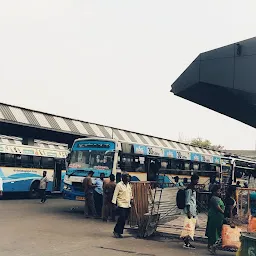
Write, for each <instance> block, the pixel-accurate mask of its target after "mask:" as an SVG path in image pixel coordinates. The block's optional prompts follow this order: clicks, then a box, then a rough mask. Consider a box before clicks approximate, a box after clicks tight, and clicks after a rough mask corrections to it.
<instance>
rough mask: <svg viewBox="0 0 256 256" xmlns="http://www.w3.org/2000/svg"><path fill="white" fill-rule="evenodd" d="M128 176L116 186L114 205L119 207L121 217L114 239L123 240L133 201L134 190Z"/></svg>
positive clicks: (123, 177)
mask: <svg viewBox="0 0 256 256" xmlns="http://www.w3.org/2000/svg"><path fill="white" fill-rule="evenodd" d="M128 181H129V179H128V174H123V175H122V181H121V182H119V183H118V184H117V185H116V188H115V192H114V195H113V199H112V203H113V204H116V205H117V206H118V213H119V217H118V220H117V223H116V226H115V228H114V232H113V233H114V237H115V238H122V237H123V236H122V234H123V232H124V226H125V222H126V220H127V218H128V216H129V213H130V208H131V204H132V203H133V202H132V200H133V198H132V189H131V186H130V184H129V182H128Z"/></svg>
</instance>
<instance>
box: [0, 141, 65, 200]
mask: <svg viewBox="0 0 256 256" xmlns="http://www.w3.org/2000/svg"><path fill="white" fill-rule="evenodd" d="M67 155H68V150H67V147H65V146H64V145H61V144H54V143H50V142H47V143H46V142H42V141H37V142H35V145H34V146H26V145H22V143H21V140H18V139H12V138H8V137H0V177H1V178H2V180H3V191H4V193H8V192H12V193H15V192H28V193H29V196H30V197H31V198H35V197H37V196H38V188H39V181H40V179H41V177H42V174H43V171H47V177H48V179H49V185H48V187H47V192H62V189H63V180H64V175H65V172H66V166H65V159H66V156H67Z"/></svg>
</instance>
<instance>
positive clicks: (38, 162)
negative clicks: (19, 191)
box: [33, 156, 41, 168]
mask: <svg viewBox="0 0 256 256" xmlns="http://www.w3.org/2000/svg"><path fill="white" fill-rule="evenodd" d="M33 166H34V168H41V156H33Z"/></svg>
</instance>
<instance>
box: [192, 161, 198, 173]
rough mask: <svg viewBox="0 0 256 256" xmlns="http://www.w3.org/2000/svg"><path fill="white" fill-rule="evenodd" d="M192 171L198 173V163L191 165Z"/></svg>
mask: <svg viewBox="0 0 256 256" xmlns="http://www.w3.org/2000/svg"><path fill="white" fill-rule="evenodd" d="M192 169H193V170H195V171H198V170H199V163H193V167H192Z"/></svg>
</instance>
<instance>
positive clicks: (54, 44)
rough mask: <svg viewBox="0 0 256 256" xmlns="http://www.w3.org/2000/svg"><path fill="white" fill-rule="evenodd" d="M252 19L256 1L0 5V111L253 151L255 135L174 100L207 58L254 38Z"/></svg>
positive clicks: (46, 0) (12, 1)
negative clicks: (199, 60) (179, 83)
mask: <svg viewBox="0 0 256 256" xmlns="http://www.w3.org/2000/svg"><path fill="white" fill-rule="evenodd" d="M255 12H256V2H255V0H252V1H245V0H244V1H236V0H232V1H228V0H220V1H218V0H214V1H206V0H193V1H191V0H186V1H181V0H180V1H174V0H166V1H165V0H158V1H157V0H155V1H151V0H116V1H114V0H98V1H97V0H91V1H89V0H69V1H67V0H42V1H38V0H31V1H28V0H0V86H1V87H0V88H1V93H0V102H4V103H8V104H14V105H18V106H22V107H27V108H31V109H36V110H41V111H45V112H49V113H54V114H58V115H63V116H67V117H73V118H77V119H80V120H84V121H90V122H96V123H99V124H104V125H110V126H115V127H118V128H123V129H128V130H133V131H136V132H141V133H146V134H151V135H155V136H159V137H164V138H169V139H174V140H178V139H179V138H182V139H191V138H194V137H198V136H200V137H203V138H207V139H209V140H211V141H212V142H213V143H214V144H221V145H224V146H225V148H228V149H254V148H255V144H256V132H255V129H253V128H251V127H249V126H247V125H245V124H242V123H240V122H238V121H235V120H232V119H230V118H228V117H226V116H223V115H220V114H218V113H215V112H213V111H211V110H208V109H206V108H204V107H201V106H198V105H196V104H194V103H191V102H188V101H186V100H183V99H182V98H178V97H176V96H174V95H173V94H172V93H170V92H169V91H170V89H171V84H172V83H173V82H174V80H175V79H176V78H177V77H178V76H179V75H180V74H181V73H182V72H183V71H184V69H186V67H187V66H188V65H189V64H190V63H191V62H192V61H193V59H195V57H196V56H197V55H198V54H199V53H200V52H203V51H207V50H211V49H213V48H216V47H220V46H223V45H226V44H230V43H234V42H236V41H239V40H243V39H247V38H250V37H253V36H255V31H256V19H255Z"/></svg>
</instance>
